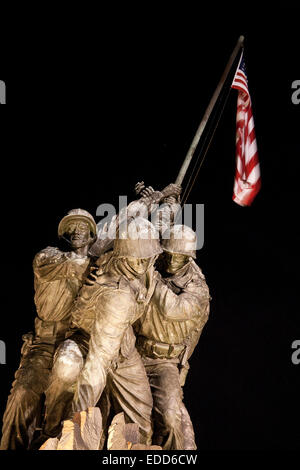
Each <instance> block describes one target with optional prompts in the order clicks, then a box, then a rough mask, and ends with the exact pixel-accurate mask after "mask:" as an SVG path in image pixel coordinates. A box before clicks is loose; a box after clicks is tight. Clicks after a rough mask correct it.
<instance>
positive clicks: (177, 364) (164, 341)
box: [134, 225, 210, 450]
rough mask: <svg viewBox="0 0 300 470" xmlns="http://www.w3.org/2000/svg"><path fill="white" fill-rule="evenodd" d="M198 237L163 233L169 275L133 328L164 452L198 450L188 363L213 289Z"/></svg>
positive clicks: (178, 230) (180, 229)
mask: <svg viewBox="0 0 300 470" xmlns="http://www.w3.org/2000/svg"><path fill="white" fill-rule="evenodd" d="M195 246H196V234H195V233H194V232H193V231H192V230H191V229H190V228H189V227H186V226H182V225H175V226H174V227H172V228H171V229H170V230H168V233H167V234H166V233H164V238H163V239H162V247H163V250H164V255H163V261H164V265H165V271H166V273H167V276H166V277H164V278H161V279H158V280H157V284H156V287H155V291H154V294H153V296H152V299H151V301H150V304H149V308H148V309H147V311H146V312H145V313H144V315H143V316H142V317H140V318H139V319H138V320H137V321H136V323H135V324H134V330H135V332H136V334H137V349H138V351H139V353H140V354H141V356H142V359H143V363H144V365H145V368H146V372H147V376H148V378H149V382H150V386H151V390H152V395H153V420H154V435H153V443H154V444H158V445H161V446H162V447H163V449H165V450H170V449H196V445H195V440H194V432H193V427H192V423H191V420H190V417H189V414H188V412H187V410H186V408H185V406H184V404H183V402H182V396H183V394H182V386H183V385H184V382H185V377H186V374H187V370H188V359H189V358H190V356H191V354H192V352H193V351H194V348H195V346H196V345H197V343H198V340H199V337H200V334H201V332H202V329H203V327H204V325H205V323H206V321H207V319H208V315H209V300H210V296H209V290H208V287H207V284H206V282H205V277H204V275H203V274H202V272H201V270H200V268H199V267H198V266H197V265H196V263H195V262H194V260H193V258H195V257H196V256H195Z"/></svg>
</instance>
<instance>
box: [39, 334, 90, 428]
mask: <svg viewBox="0 0 300 470" xmlns="http://www.w3.org/2000/svg"><path fill="white" fill-rule="evenodd" d="M83 363H84V359H83V354H82V352H81V350H80V348H79V346H78V344H77V343H76V342H75V341H73V340H70V339H68V340H66V341H64V342H63V343H62V344H60V345H59V346H58V348H57V350H56V352H55V356H54V361H53V368H52V373H51V376H50V380H49V386H48V388H47V390H46V392H45V394H46V401H45V408H46V412H45V423H44V429H43V433H44V434H45V436H49V437H55V436H57V435H58V434H59V433H60V431H61V422H62V421H63V420H65V419H68V418H69V417H70V415H71V404H72V400H73V396H74V392H75V384H76V380H77V378H78V376H79V374H80V372H81V369H82V367H83Z"/></svg>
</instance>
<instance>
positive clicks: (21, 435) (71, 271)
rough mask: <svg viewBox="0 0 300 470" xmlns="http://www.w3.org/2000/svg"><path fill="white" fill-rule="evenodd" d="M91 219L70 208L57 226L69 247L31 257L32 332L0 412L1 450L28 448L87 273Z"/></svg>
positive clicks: (92, 235)
mask: <svg viewBox="0 0 300 470" xmlns="http://www.w3.org/2000/svg"><path fill="white" fill-rule="evenodd" d="M96 234H97V226H96V223H95V221H94V219H93V217H92V216H91V214H89V213H88V212H87V211H85V210H82V209H74V210H71V211H70V212H69V213H68V215H67V216H65V217H64V218H63V219H62V220H61V222H60V224H59V227H58V235H59V237H64V238H66V239H67V240H68V242H69V244H70V248H71V251H69V252H63V251H60V250H59V249H58V248H53V247H47V248H46V249H44V250H42V251H41V252H39V253H38V254H37V255H36V256H35V258H34V261H33V271H34V287H35V298H34V300H35V305H36V311H37V317H36V319H35V332H34V333H32V332H30V333H28V334H26V335H24V336H23V339H24V344H23V347H22V351H21V355H22V357H21V362H20V366H19V369H18V370H17V372H16V374H15V380H14V382H13V386H12V389H11V392H10V395H9V397H8V401H7V406H6V410H5V413H4V416H3V428H2V433H3V434H2V440H1V449H2V450H6V449H14V450H15V449H28V447H29V446H30V444H31V441H32V438H33V434H34V431H35V428H36V427H37V425H38V424H39V422H40V418H41V411H42V405H43V396H44V393H45V392H46V390H47V387H48V381H49V376H50V372H51V368H52V362H53V355H54V351H55V349H56V347H57V346H58V344H60V343H61V342H62V341H63V340H64V338H65V333H66V331H67V330H68V329H69V326H70V321H71V308H72V305H73V301H74V299H75V297H76V296H77V293H78V291H79V289H80V288H81V286H82V285H83V283H84V280H85V278H86V276H87V274H88V272H89V269H90V264H91V260H90V257H89V256H88V250H89V247H90V246H91V244H92V243H93V242H94V241H95V237H96Z"/></svg>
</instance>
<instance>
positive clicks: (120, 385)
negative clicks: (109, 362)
mask: <svg viewBox="0 0 300 470" xmlns="http://www.w3.org/2000/svg"><path fill="white" fill-rule="evenodd" d="M107 387H108V390H109V391H110V394H111V402H112V405H113V407H114V411H115V413H119V412H121V411H123V412H124V416H125V421H126V422H128V423H137V424H138V425H139V429H140V442H141V443H142V444H146V445H151V439H152V423H151V413H152V403H153V402H152V395H151V390H150V386H149V382H148V379H147V375H146V371H145V367H144V365H143V363H142V360H141V357H140V355H139V354H138V352H137V351H136V349H134V350H133V352H132V353H131V354H130V357H129V358H127V359H124V358H123V359H122V360H119V361H118V363H117V368H116V369H115V370H113V371H110V372H109V374H108V377H107Z"/></svg>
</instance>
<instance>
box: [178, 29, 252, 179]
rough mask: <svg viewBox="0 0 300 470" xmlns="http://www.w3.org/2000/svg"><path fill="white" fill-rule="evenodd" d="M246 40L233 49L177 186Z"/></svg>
mask: <svg viewBox="0 0 300 470" xmlns="http://www.w3.org/2000/svg"><path fill="white" fill-rule="evenodd" d="M244 39H245V38H244V36H240V37H239V39H238V41H237V43H236V46H235V48H234V49H233V52H232V54H231V56H230V58H229V61H228V63H227V65H226V67H225V70H224V72H223V75H222V77H221V79H220V81H219V83H218V86H217V88H216V89H215V92H214V94H213V96H212V98H211V100H210V102H209V104H208V106H207V108H206V111H205V113H204V116H203V118H202V121H201V122H200V124H199V127H198V129H197V131H196V134H195V136H194V139H193V141H192V143H191V145H190V148H189V150H188V152H187V154H186V157H185V159H184V162H183V164H182V166H181V169H180V171H179V173H178V176H177V179H176V182H175V183H176V184H179V185H181V184H182V181H183V179H184V177H185V174H186V172H187V169H188V167H189V165H190V163H191V161H192V158H193V155H194V153H195V150H196V147H197V145H198V143H199V140H200V138H201V135H202V134H203V131H204V129H205V126H206V124H207V122H208V120H209V118H210V115H211V113H212V110H213V109H214V106H215V104H216V102H217V100H218V98H219V95H220V93H221V90H222V88H223V85H224V83H225V81H226V79H227V77H228V75H229V72H230V70H231V67H232V64H233V62H234V61H235V59H236V56H237V54H238V53H239V51H240V49H241V47H243V44H244Z"/></svg>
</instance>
